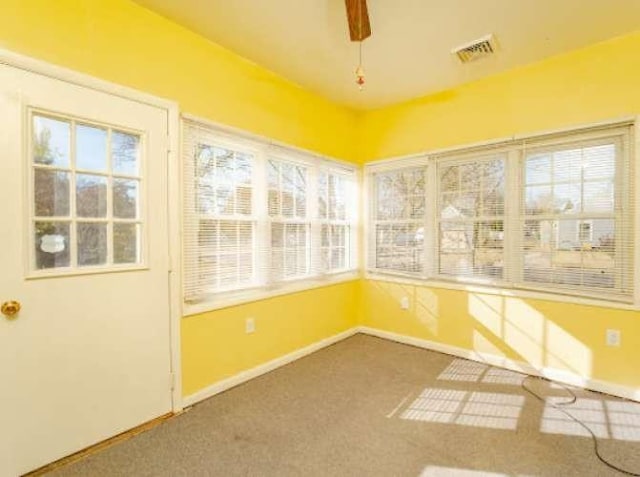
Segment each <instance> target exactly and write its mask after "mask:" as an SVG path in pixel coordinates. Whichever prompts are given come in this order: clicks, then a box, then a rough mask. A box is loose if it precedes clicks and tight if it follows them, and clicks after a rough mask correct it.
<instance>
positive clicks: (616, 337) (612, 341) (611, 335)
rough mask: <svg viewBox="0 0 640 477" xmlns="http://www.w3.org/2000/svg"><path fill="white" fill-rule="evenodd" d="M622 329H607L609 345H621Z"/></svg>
mask: <svg viewBox="0 0 640 477" xmlns="http://www.w3.org/2000/svg"><path fill="white" fill-rule="evenodd" d="M620 342H621V336H620V330H607V346H620Z"/></svg>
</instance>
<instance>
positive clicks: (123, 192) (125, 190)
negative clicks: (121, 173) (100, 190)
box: [113, 179, 138, 219]
mask: <svg viewBox="0 0 640 477" xmlns="http://www.w3.org/2000/svg"><path fill="white" fill-rule="evenodd" d="M113 216H114V217H117V218H119V219H135V218H137V217H138V181H136V180H127V179H114V180H113Z"/></svg>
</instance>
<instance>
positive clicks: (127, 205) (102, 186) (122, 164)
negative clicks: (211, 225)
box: [29, 114, 252, 272]
mask: <svg viewBox="0 0 640 477" xmlns="http://www.w3.org/2000/svg"><path fill="white" fill-rule="evenodd" d="M30 139H31V145H30V151H32V158H33V161H32V164H31V167H32V182H31V183H30V184H29V185H30V187H31V188H32V190H31V192H30V196H31V200H32V203H31V204H30V206H31V214H30V215H31V219H32V220H33V222H32V227H33V228H32V233H33V243H31V244H29V247H30V248H31V249H32V250H33V253H32V256H31V260H30V263H31V265H30V268H31V269H32V270H42V269H53V268H66V269H70V270H71V271H73V270H74V269H76V268H79V267H89V266H98V267H100V266H102V267H104V266H109V265H114V264H117V265H122V264H137V263H140V261H141V257H142V256H143V254H142V247H143V244H142V233H141V230H142V228H143V224H142V220H141V219H142V217H141V216H140V207H141V203H140V201H141V197H140V194H141V192H140V184H141V180H142V179H143V177H140V175H141V172H142V170H143V167H142V162H141V161H142V157H141V150H142V148H141V137H140V136H139V135H136V134H130V133H126V132H123V131H118V130H114V129H110V128H108V127H101V126H97V125H91V124H88V123H85V122H82V123H80V122H78V121H76V120H75V119H73V118H69V119H64V120H63V119H54V118H51V117H46V116H42V115H39V114H33V116H32V134H31V137H30ZM72 140H73V142H74V144H72V143H71V141H72ZM72 146H74V147H72ZM108 154H109V156H108ZM243 167H244V168H246V165H243ZM249 189H250V188H249ZM214 192H215V191H214ZM251 192H252V191H251V190H249V192H248V194H249V196H248V198H247V197H245V196H244V195H243V196H242V201H250V200H251V197H250V196H251ZM239 200H240V199H239ZM232 205H233V204H232ZM214 206H215V204H214ZM119 268H120V267H119ZM68 271H69V270H65V271H64V272H68Z"/></svg>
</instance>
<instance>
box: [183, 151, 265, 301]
mask: <svg viewBox="0 0 640 477" xmlns="http://www.w3.org/2000/svg"><path fill="white" fill-rule="evenodd" d="M253 168H254V156H253V155H252V154H251V153H249V152H246V151H243V150H238V149H233V148H229V147H224V146H222V145H212V144H206V143H201V144H198V146H197V147H196V150H195V171H194V172H195V177H194V188H195V198H194V200H195V208H196V210H197V213H198V225H197V226H198V245H199V247H198V254H197V257H195V260H196V261H197V268H198V272H199V273H198V277H197V280H198V281H199V282H202V283H208V284H209V285H210V286H211V287H212V288H214V289H216V290H220V291H222V290H235V289H238V288H243V287H246V286H249V285H251V284H252V283H253V282H254V281H255V273H254V271H255V257H254V230H255V217H254V215H255V214H254V198H253Z"/></svg>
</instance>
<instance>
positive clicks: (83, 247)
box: [76, 222, 107, 267]
mask: <svg viewBox="0 0 640 477" xmlns="http://www.w3.org/2000/svg"><path fill="white" fill-rule="evenodd" d="M76 233H77V235H78V237H77V240H78V265H79V266H81V267H83V266H88V265H104V264H105V263H107V224H96V223H82V222H80V223H78V227H77V232H76Z"/></svg>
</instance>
